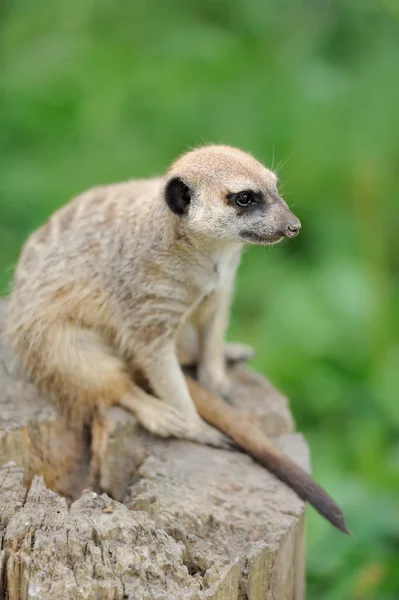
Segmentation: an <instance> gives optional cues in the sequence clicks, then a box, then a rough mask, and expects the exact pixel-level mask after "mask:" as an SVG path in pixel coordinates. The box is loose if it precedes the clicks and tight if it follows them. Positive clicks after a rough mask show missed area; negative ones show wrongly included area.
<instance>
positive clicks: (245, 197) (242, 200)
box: [234, 190, 256, 207]
mask: <svg viewBox="0 0 399 600" xmlns="http://www.w3.org/2000/svg"><path fill="white" fill-rule="evenodd" d="M234 200H235V203H236V204H237V205H238V206H241V207H244V206H248V205H249V204H252V203H253V202H256V196H255V194H254V192H251V191H250V190H245V191H244V192H238V194H235V196H234Z"/></svg>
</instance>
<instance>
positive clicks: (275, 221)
mask: <svg viewBox="0 0 399 600" xmlns="http://www.w3.org/2000/svg"><path fill="white" fill-rule="evenodd" d="M173 177H179V178H180V179H181V180H182V181H183V182H184V183H185V184H186V185H187V186H188V187H189V189H190V191H191V202H190V206H189V208H188V212H187V214H185V215H180V216H179V215H178V214H175V213H174V212H173V211H172V210H171V209H170V207H169V206H168V205H167V203H166V201H165V188H166V185H167V183H168V182H169V181H170V180H171V179H172V178H173ZM243 189H244V190H245V189H256V190H258V191H260V192H262V193H263V194H264V197H265V198H266V200H267V203H268V204H267V210H266V209H265V210H264V211H263V212H262V211H260V212H259V211H258V212H257V213H256V214H255V212H254V213H251V215H250V216H248V217H247V218H246V217H245V218H243V217H238V216H237V210H236V209H235V208H234V206H231V205H229V203H228V202H227V201H226V197H227V195H228V194H231V193H237V192H240V191H241V190H243ZM293 222H296V223H298V221H297V219H296V217H294V216H293V215H292V213H291V212H290V211H289V210H288V207H287V205H286V204H285V202H284V201H283V200H282V199H281V198H280V197H279V196H278V193H277V190H276V176H275V175H274V174H273V173H272V172H271V171H269V170H268V169H266V168H265V167H264V166H263V165H261V164H260V163H258V162H257V161H256V160H255V159H254V158H253V157H252V156H250V155H248V154H246V153H244V152H242V151H240V150H237V149H234V148H230V147H226V146H207V147H203V148H199V149H197V150H193V151H192V152H189V153H187V154H185V155H183V156H182V157H181V158H180V159H178V160H177V161H176V162H175V163H174V164H173V165H172V167H171V169H170V171H169V173H168V174H167V175H166V176H165V177H157V178H153V179H148V180H137V181H130V182H126V183H119V184H115V185H109V186H104V187H99V188H95V189H92V190H90V191H87V192H85V193H83V194H81V195H80V196H78V197H77V198H75V199H74V200H72V201H71V202H70V203H69V204H67V205H66V206H64V207H63V208H61V209H60V210H58V211H57V212H56V213H54V214H53V215H52V216H51V218H50V219H49V221H48V223H47V224H45V225H44V226H43V227H41V228H40V229H38V230H37V231H36V232H35V233H33V234H32V235H31V236H30V238H29V239H28V241H27V242H26V244H25V246H24V248H23V251H22V254H21V257H20V260H19V264H18V266H17V270H16V274H15V284H14V289H13V292H12V295H11V302H10V314H9V321H8V322H9V334H10V337H11V339H12V340H13V343H14V345H15V348H16V350H17V352H18V353H19V354H20V355H21V356H22V358H23V359H24V361H25V364H26V366H27V368H28V369H29V371H30V373H31V376H32V378H33V380H34V381H35V382H36V384H37V385H38V386H39V387H40V388H41V389H43V390H45V391H46V392H47V393H49V394H50V395H51V396H52V397H53V398H54V399H56V400H57V401H58V402H59V403H60V404H61V406H62V408H63V409H64V410H66V411H67V413H68V414H69V416H70V419H71V422H73V423H75V424H83V423H84V422H86V421H87V420H90V419H91V418H92V415H93V412H94V411H95V410H97V408H99V409H100V411H102V410H103V409H105V408H107V407H108V406H110V405H111V404H122V405H123V406H126V407H128V408H130V409H131V410H132V411H133V412H135V413H136V415H137V417H138V418H139V420H140V421H141V422H142V424H143V425H144V426H145V427H147V428H149V429H150V430H151V431H153V432H154V433H158V434H159V435H169V434H170V435H177V436H179V437H187V438H189V439H195V440H199V441H203V442H206V443H214V444H223V443H225V441H224V438H223V436H222V434H220V433H219V432H218V431H216V430H215V429H213V428H211V427H210V426H209V425H207V424H205V423H204V422H203V421H202V420H201V419H200V418H199V416H198V414H197V412H196V410H195V407H194V404H193V402H192V399H191V397H190V393H189V390H188V387H187V383H186V381H185V379H184V376H183V373H182V371H181V368H180V366H179V363H178V360H177V357H176V342H177V338H178V335H179V333H180V332H181V330H182V327H183V326H184V324H185V322H186V321H188V320H190V319H191V320H192V322H193V323H194V324H195V325H196V327H197V329H198V333H199V342H200V364H199V380H200V381H201V382H202V383H204V384H205V385H207V386H208V387H209V388H210V389H213V390H215V391H217V392H219V393H228V380H227V377H226V373H225V365H224V357H223V340H224V334H225V331H226V328H227V325H228V312H229V305H230V302H231V296H232V288H233V281H234V275H235V271H236V268H237V266H238V263H239V259H240V252H241V248H242V245H243V243H244V242H245V240H244V239H242V237H241V233H240V232H241V230H242V227H243V224H244V225H245V226H246V227H250V228H251V230H253V231H254V232H255V233H257V234H258V235H260V236H261V235H262V236H263V237H264V240H265V241H264V242H263V243H275V242H276V241H279V240H280V239H281V238H282V237H283V235H284V231H285V230H286V229H285V228H286V227H287V223H293ZM298 226H299V225H298ZM134 372H141V373H143V374H144V376H145V379H146V380H147V381H148V383H149V386H150V388H151V390H152V393H153V394H154V395H153V396H151V395H149V394H147V393H146V392H144V391H143V390H141V389H140V388H139V387H138V386H137V385H136V384H135V382H134V381H133V379H132V374H133V373H134Z"/></svg>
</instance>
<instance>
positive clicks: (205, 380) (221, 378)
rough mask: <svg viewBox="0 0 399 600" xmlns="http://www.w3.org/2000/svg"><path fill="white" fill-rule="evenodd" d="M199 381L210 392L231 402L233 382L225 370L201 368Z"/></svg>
mask: <svg viewBox="0 0 399 600" xmlns="http://www.w3.org/2000/svg"><path fill="white" fill-rule="evenodd" d="M198 383H200V384H201V385H203V386H204V387H205V388H206V389H207V390H209V391H210V392H214V393H215V394H217V395H218V396H221V397H222V398H223V399H224V400H226V402H228V403H229V404H231V403H232V402H231V398H230V396H231V391H232V382H231V381H230V380H229V378H228V376H227V374H226V373H224V372H211V371H209V370H205V369H200V370H199V372H198Z"/></svg>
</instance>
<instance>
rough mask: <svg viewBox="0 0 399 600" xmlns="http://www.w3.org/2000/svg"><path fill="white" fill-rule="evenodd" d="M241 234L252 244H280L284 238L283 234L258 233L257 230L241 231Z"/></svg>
mask: <svg viewBox="0 0 399 600" xmlns="http://www.w3.org/2000/svg"><path fill="white" fill-rule="evenodd" d="M240 236H241V237H242V238H243V239H245V240H246V241H247V242H249V243H252V244H263V245H266V244H267V245H272V244H278V243H279V242H281V240H282V239H283V237H284V236H283V235H279V234H275V235H273V236H270V235H261V234H259V233H256V231H247V230H244V231H240Z"/></svg>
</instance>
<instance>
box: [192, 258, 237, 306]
mask: <svg viewBox="0 0 399 600" xmlns="http://www.w3.org/2000/svg"><path fill="white" fill-rule="evenodd" d="M239 259H240V248H237V247H235V246H234V247H233V248H229V249H228V250H223V251H215V252H214V253H212V254H211V255H210V260H209V263H208V264H207V265H206V267H205V268H204V270H203V271H202V277H201V278H200V282H199V283H200V286H199V287H200V290H201V296H202V298H203V297H205V296H208V295H209V294H211V293H212V292H217V291H220V290H222V289H223V288H224V287H227V286H230V285H231V283H232V281H233V279H234V276H235V272H236V270H237V266H238V263H239Z"/></svg>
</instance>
